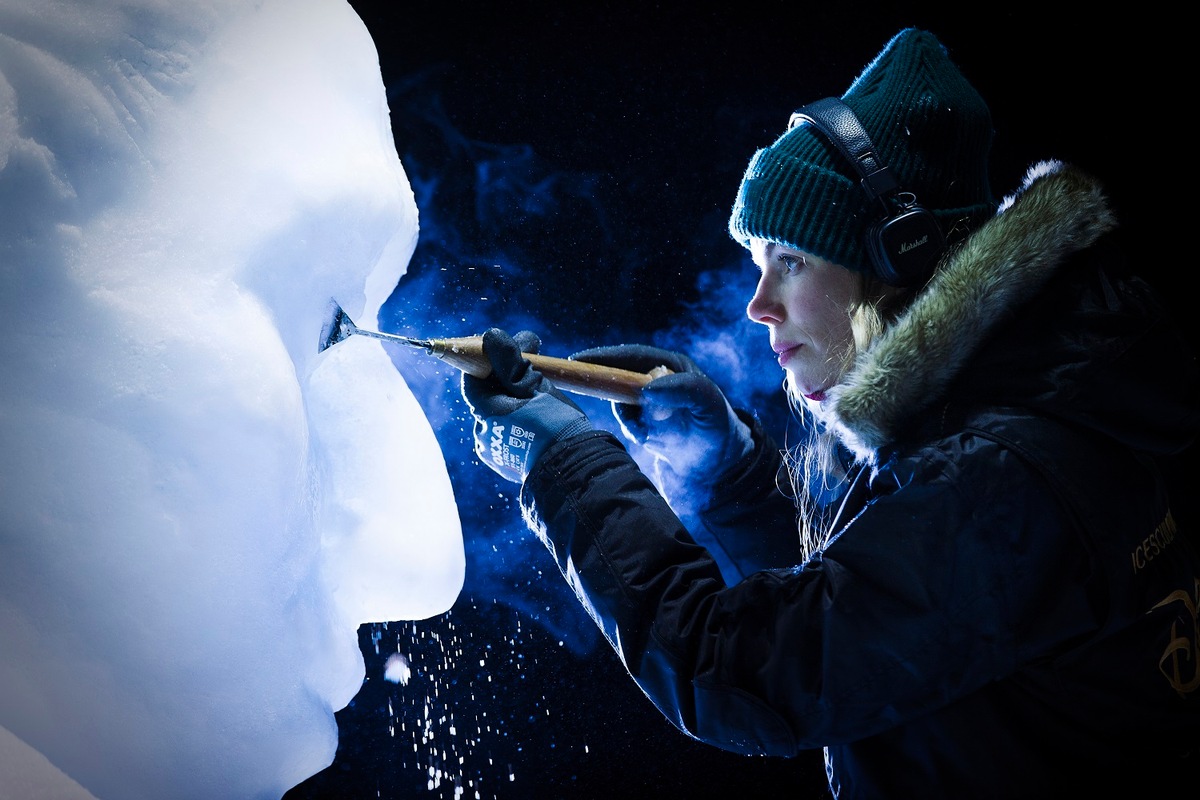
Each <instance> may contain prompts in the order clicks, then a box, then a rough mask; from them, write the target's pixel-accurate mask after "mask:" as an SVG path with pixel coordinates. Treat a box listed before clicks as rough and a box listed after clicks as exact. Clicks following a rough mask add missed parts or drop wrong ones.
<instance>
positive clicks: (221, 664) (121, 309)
mask: <svg viewBox="0 0 1200 800" xmlns="http://www.w3.org/2000/svg"><path fill="white" fill-rule="evenodd" d="M417 228H418V225H417V209H416V205H415V203H414V199H413V195H412V191H411V189H410V186H409V183H408V179H407V177H406V176H405V173H404V170H403V168H402V166H401V164H400V162H399V159H398V158H397V156H396V151H395V147H394V143H393V141H392V135H391V128H390V125H389V117H388V110H387V104H386V99H385V96H384V89H383V85H382V80H381V77H380V73H379V66H378V60H377V54H376V50H375V47H374V44H373V43H372V41H371V39H370V37H369V35H368V33H367V31H366V28H365V27H364V26H363V24H362V22H361V20H359V19H358V17H357V16H356V15H355V13H354V11H353V10H352V9H351V8H350V6H349V5H348V4H347V3H345V2H343V0H261V1H260V0H189V2H187V3H179V2H176V0H69V1H68V0H37V2H29V0H0V314H2V316H0V319H2V320H3V341H2V346H0V375H2V380H0V800H10V799H12V800H26V798H34V797H42V796H55V797H76V796H78V797H84V798H86V797H88V796H95V797H97V798H100V799H101V800H110V798H120V799H121V800H127V799H128V800H136V799H137V798H155V800H171V799H172V798H191V797H195V798H204V799H205V800H211V798H216V797H228V798H271V797H279V796H281V795H282V794H283V793H284V792H286V790H287V789H288V788H290V787H291V786H294V785H295V784H297V783H299V782H301V781H302V780H304V779H305V778H307V777H308V776H310V775H312V774H314V773H315V772H317V771H319V770H320V769H322V768H324V767H325V766H326V765H328V764H329V763H331V761H332V759H333V755H334V750H335V747H336V740H337V729H336V724H335V721H334V717H333V713H334V711H335V710H337V709H340V708H342V707H344V706H345V704H346V703H347V702H348V701H349V700H350V698H351V697H353V695H354V694H355V693H356V692H357V691H358V688H359V687H360V685H361V682H362V679H363V662H362V657H361V653H360V652H359V649H358V643H357V636H356V629H357V626H358V625H359V624H360V623H362V622H367V621H388V620H408V619H412V620H415V619H424V618H427V617H429V616H433V615H435V614H440V613H442V612H444V611H446V610H447V609H449V608H450V607H451V606H452V605H453V603H454V601H455V600H456V599H457V597H458V594H459V591H460V590H461V588H462V581H463V569H464V556H463V544H462V532H461V528H460V524H459V519H458V513H457V508H456V506H455V503H454V497H453V494H452V491H451V486H450V482H449V477H448V475H447V473H446V469H445V464H444V461H443V459H442V454H441V452H440V450H439V448H438V445H437V441H436V439H435V438H434V435H433V432H432V430H431V428H430V427H429V423H428V422H427V420H426V419H425V417H424V416H423V415H422V413H421V411H420V407H419V406H418V405H417V403H416V401H415V400H414V399H413V396H412V394H411V392H410V391H409V389H408V387H407V386H406V384H405V383H404V381H403V378H402V377H401V376H400V375H399V374H398V373H397V371H396V370H395V369H394V368H393V367H392V364H391V362H390V360H389V359H388V357H387V354H386V353H385V351H384V349H383V347H384V345H382V343H380V342H378V341H377V340H373V339H369V338H367V337H352V338H351V339H349V340H346V341H345V342H342V343H341V344H339V345H337V346H336V347H334V348H331V349H330V350H327V351H325V353H323V354H318V353H317V344H318V338H319V334H320V329H321V324H322V322H323V320H324V317H325V314H326V307H327V303H328V301H329V299H330V298H331V297H334V298H337V300H338V301H340V302H341V304H342V305H343V307H344V308H345V309H346V311H347V312H348V313H349V314H350V315H351V316H352V317H353V318H354V319H355V321H356V322H358V323H359V324H360V325H363V326H364V327H375V326H376V325H377V315H378V312H379V309H380V307H381V305H382V304H383V302H384V301H385V300H386V299H387V297H388V294H389V293H390V292H391V290H392V288H393V287H394V286H395V285H396V282H397V281H398V280H400V279H401V276H402V275H403V273H404V271H405V269H406V267H407V265H408V260H409V258H410V256H411V255H412V251H413V248H414V246H415V244H416V237H417Z"/></svg>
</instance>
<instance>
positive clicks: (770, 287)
mask: <svg viewBox="0 0 1200 800" xmlns="http://www.w3.org/2000/svg"><path fill="white" fill-rule="evenodd" d="M746 316H747V317H749V318H750V319H751V320H752V321H754V322H757V323H759V324H760V325H771V324H773V323H777V322H781V321H782V320H783V307H782V306H781V305H780V304H779V301H778V299H777V294H776V292H775V288H774V282H773V281H772V280H771V276H770V274H769V273H768V272H766V271H764V272H763V274H762V275H760V276H759V278H758V286H756V287H755V289H754V296H753V297H751V298H750V302H749V303H747V304H746Z"/></svg>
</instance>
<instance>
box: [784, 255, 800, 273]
mask: <svg viewBox="0 0 1200 800" xmlns="http://www.w3.org/2000/svg"><path fill="white" fill-rule="evenodd" d="M779 263H780V264H782V265H783V270H784V272H788V273H792V272H795V271H796V270H798V269H800V267H802V266H804V259H803V258H801V257H799V256H786V255H784V256H779Z"/></svg>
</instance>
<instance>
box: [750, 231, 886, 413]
mask: <svg viewBox="0 0 1200 800" xmlns="http://www.w3.org/2000/svg"><path fill="white" fill-rule="evenodd" d="M750 253H751V255H752V256H753V258H754V263H755V264H757V265H758V269H759V273H760V275H759V279H758V287H757V288H756V289H755V292H754V297H752V298H750V303H749V304H748V305H747V306H746V314H747V316H749V317H750V319H752V320H754V321H755V322H757V323H760V324H762V325H766V326H767V328H768V329H769V330H770V332H771V349H772V350H774V351H775V353H776V354H777V355H778V358H779V365H780V366H782V367H783V368H784V370H785V371H786V372H787V374H788V379H789V384H790V386H791V390H792V392H793V393H795V394H796V395H798V396H799V395H802V396H803V397H804V398H806V399H807V400H808V401H810V402H820V401H822V400H824V399H825V392H826V391H827V390H828V389H829V388H830V387H831V386H833V385H834V384H835V383H837V382H838V380H839V379H840V378H841V377H842V375H843V374H844V373H845V371H846V369H847V366H848V363H849V356H850V354H851V352H852V348H853V346H854V333H853V330H852V328H851V325H850V319H851V313H852V312H853V310H854V308H855V307H856V306H857V305H858V303H859V302H860V301H861V300H862V291H863V289H862V278H861V276H860V275H858V274H857V273H854V272H851V271H850V270H848V269H846V268H845V267H841V266H838V265H837V264H834V263H832V262H830V261H826V260H824V259H822V258H819V257H817V256H814V255H813V254H811V253H806V252H804V251H803V250H794V249H792V248H790V247H785V246H784V245H781V244H777V243H775V242H770V241H767V240H765V239H751V240H750Z"/></svg>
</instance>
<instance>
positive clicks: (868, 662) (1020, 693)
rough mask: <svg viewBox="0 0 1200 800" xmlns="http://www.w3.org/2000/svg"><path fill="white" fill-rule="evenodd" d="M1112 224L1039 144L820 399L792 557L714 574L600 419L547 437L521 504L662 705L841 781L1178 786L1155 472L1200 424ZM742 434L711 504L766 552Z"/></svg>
mask: <svg viewBox="0 0 1200 800" xmlns="http://www.w3.org/2000/svg"><path fill="white" fill-rule="evenodd" d="M1114 225H1115V222H1114V220H1113V218H1112V216H1111V214H1110V210H1109V207H1108V204H1107V201H1106V199H1105V198H1104V196H1103V193H1102V191H1101V189H1100V187H1099V186H1098V185H1097V184H1096V183H1095V182H1094V181H1093V180H1092V179H1091V178H1089V177H1088V176H1086V175H1084V174H1081V173H1080V172H1078V171H1076V170H1075V169H1073V168H1071V167H1067V166H1064V165H1061V164H1058V163H1045V164H1040V165H1038V166H1036V167H1035V168H1034V169H1032V170H1031V171H1030V173H1029V175H1028V176H1027V180H1026V181H1025V184H1024V185H1023V186H1022V187H1021V190H1020V191H1019V192H1017V193H1016V194H1014V195H1013V196H1012V197H1010V198H1007V199H1006V201H1005V203H1004V204H1003V205H1002V207H1001V211H1000V213H999V214H997V215H996V217H995V218H993V219H992V220H990V221H989V222H987V223H986V224H984V225H983V226H981V227H980V228H979V229H978V230H977V231H976V232H974V233H973V234H972V235H971V236H970V237H969V238H968V240H967V241H966V242H965V244H964V245H963V246H962V247H961V248H960V249H958V250H956V251H955V252H954V253H953V254H951V255H950V256H949V257H948V258H947V259H946V261H945V262H944V263H943V264H942V265H941V267H940V268H939V271H938V273H937V274H936V275H935V277H934V278H933V280H932V281H931V282H930V284H929V286H928V287H926V288H925V289H923V290H922V292H921V294H920V296H919V297H918V298H917V299H916V301H915V302H914V303H913V305H912V306H910V308H909V309H908V310H907V311H906V312H905V314H904V315H903V316H902V317H901V318H900V319H899V320H898V321H897V322H896V323H895V324H894V325H893V326H891V327H890V328H889V330H888V331H887V332H886V333H885V334H884V336H883V337H882V338H881V339H879V340H878V341H877V342H876V343H874V344H873V345H872V346H871V348H870V349H869V350H868V351H866V352H865V353H863V354H861V355H860V357H859V359H858V362H857V363H856V366H855V368H854V369H853V370H852V372H851V373H850V374H849V375H848V376H847V377H846V378H845V379H844V381H843V382H842V383H840V384H839V385H838V386H837V387H835V389H834V390H833V391H832V392H830V400H829V401H828V403H829V404H830V405H831V406H832V411H833V414H832V422H831V423H830V424H831V425H832V426H833V428H834V429H835V430H836V432H837V434H838V436H839V437H840V440H841V441H842V443H844V445H845V446H846V448H848V450H849V451H851V452H853V453H854V454H855V456H856V457H857V459H858V464H859V465H860V466H859V468H858V470H857V471H856V473H855V475H854V477H853V481H852V484H851V485H850V487H849V489H848V491H847V493H846V495H845V498H844V501H843V505H842V507H841V509H840V511H839V512H838V515H837V518H836V520H835V522H834V531H833V537H832V539H831V541H830V542H829V544H828V545H827V546H826V547H825V548H824V550H823V552H822V553H821V555H819V556H818V557H815V558H812V559H810V560H809V561H807V562H804V563H778V564H775V565H773V568H770V569H763V570H761V571H758V572H754V573H753V574H750V575H748V576H747V577H746V578H744V579H743V580H740V581H738V582H736V583H733V584H732V585H729V584H727V583H726V581H725V580H723V579H722V576H721V573H720V571H719V570H718V568H717V565H716V563H715V562H714V561H713V559H712V557H711V556H710V555H709V553H708V552H707V551H706V550H705V549H703V548H701V547H700V546H699V545H697V544H696V543H695V541H694V539H693V538H692V536H691V535H690V534H689V533H688V531H687V530H686V529H685V528H684V526H683V524H682V523H681V522H680V521H679V519H678V517H677V516H676V515H675V514H674V513H673V512H672V511H671V509H670V508H669V506H668V505H667V503H666V502H665V501H664V500H663V499H662V497H661V496H660V495H659V494H658V492H657V491H656V490H655V488H654V487H653V485H652V484H651V482H650V481H649V480H648V479H647V478H646V476H644V475H643V474H642V473H641V472H640V471H639V470H638V469H637V467H636V465H635V463H634V462H633V460H632V459H631V458H630V456H629V455H628V454H627V453H626V451H625V450H624V448H623V447H622V445H621V444H620V442H618V441H617V440H616V439H615V438H614V437H612V436H611V435H609V434H608V433H606V432H602V431H594V432H590V433H587V434H584V435H582V436H577V437H574V438H572V439H570V440H568V441H566V442H561V443H559V444H557V445H555V446H554V447H552V448H551V449H550V450H548V451H547V452H546V453H545V454H544V456H543V457H542V458H541V460H540V461H539V463H538V464H537V465H536V466H535V468H534V470H533V472H532V473H531V474H530V476H529V478H528V479H527V480H526V482H525V484H524V486H523V488H522V495H521V499H522V505H523V509H524V512H525V514H526V518H527V520H528V521H529V523H530V525H531V527H532V528H533V529H534V530H535V531H536V532H537V533H538V535H539V536H540V537H541V538H542V539H543V541H544V542H545V543H546V545H547V546H548V548H549V549H550V551H551V553H552V554H553V555H554V557H555V559H556V561H557V563H558V566H559V567H560V569H561V570H562V572H563V574H564V575H565V576H566V578H567V580H568V581H569V582H570V583H571V584H572V586H573V587H574V588H575V590H576V592H577V594H578V595H579V596H580V598H581V600H582V601H583V604H584V606H585V608H586V609H587V610H588V612H589V613H590V614H591V615H592V617H593V618H594V619H595V621H596V622H597V624H598V625H599V626H600V628H601V629H602V630H603V632H604V634H605V635H606V637H607V638H608V640H609V641H610V643H611V644H612V645H613V647H614V648H616V650H617V652H618V653H619V655H620V657H621V658H622V660H623V662H624V663H625V665H626V667H627V668H628V670H629V672H630V674H631V675H632V677H633V678H634V680H636V681H637V683H638V685H639V686H640V687H641V688H642V690H643V691H644V692H645V693H646V694H647V696H648V697H649V698H650V699H651V700H652V701H653V702H654V704H655V705H656V706H657V707H658V708H659V709H660V710H661V711H662V713H663V714H664V715H666V716H667V717H668V718H669V719H670V720H671V721H672V722H673V723H675V724H676V725H677V726H678V727H679V728H680V729H681V730H683V731H685V732H686V733H687V734H689V735H690V736H693V737H695V738H697V739H700V740H702V741H705V742H709V743H711V744H713V745H716V746H718V747H721V748H725V749H728V750H732V751H735V752H742V753H748V754H765V755H776V756H789V755H794V754H796V753H797V752H798V751H800V750H803V749H810V748H825V753H826V763H827V769H828V773H829V778H830V785H831V788H832V789H833V791H834V792H835V794H837V796H838V797H854V798H860V797H866V798H881V797H895V798H909V797H911V798H988V797H996V798H1007V799H1009V800H1011V799H1012V798H1035V797H1058V796H1063V794H1062V793H1063V792H1064V791H1065V790H1068V789H1069V790H1070V794H1069V796H1086V792H1087V791H1088V790H1089V787H1097V788H1104V789H1105V791H1106V793H1107V792H1108V791H1111V790H1113V788H1114V787H1115V786H1121V785H1124V782H1128V781H1131V780H1132V781H1135V782H1136V784H1135V785H1138V786H1140V787H1141V788H1142V789H1144V790H1146V791H1148V792H1151V793H1150V794H1146V795H1144V796H1156V795H1154V794H1152V792H1153V791H1154V790H1155V789H1157V788H1158V787H1168V786H1175V785H1178V784H1175V783H1174V782H1175V781H1177V780H1184V781H1185V782H1186V783H1185V784H1183V785H1190V786H1192V787H1193V788H1194V787H1195V785H1196V784H1195V780H1196V776H1197V775H1200V752H1198V751H1197V746H1198V744H1200V614H1198V610H1200V557H1198V556H1197V549H1196V547H1195V542H1194V539H1192V538H1191V537H1194V536H1195V533H1194V532H1193V531H1185V530H1182V529H1181V528H1180V526H1179V521H1178V519H1179V518H1180V515H1179V514H1178V512H1175V511H1173V507H1172V498H1169V497H1168V495H1167V492H1166V488H1165V486H1166V484H1165V482H1164V475H1163V472H1162V468H1161V465H1162V463H1163V460H1164V459H1165V458H1166V457H1167V456H1171V455H1173V454H1178V453H1179V452H1181V451H1183V450H1184V449H1185V448H1186V447H1187V446H1189V445H1190V443H1191V442H1192V441H1193V439H1194V437H1195V435H1196V432H1197V427H1198V426H1200V421H1198V420H1200V418H1198V412H1197V398H1196V395H1195V386H1196V381H1195V371H1196V370H1195V360H1194V356H1193V354H1192V353H1191V352H1190V350H1189V349H1188V347H1187V346H1186V343H1185V342H1184V340H1183V339H1182V338H1181V337H1180V335H1179V334H1178V333H1177V332H1176V331H1175V330H1174V329H1173V328H1172V327H1171V325H1170V322H1169V320H1168V319H1167V317H1166V314H1165V312H1164V311H1163V309H1162V307H1161V306H1160V305H1159V303H1158V302H1157V301H1156V300H1155V299H1154V297H1153V296H1152V294H1151V293H1150V291H1149V290H1148V289H1147V288H1146V287H1145V286H1144V284H1142V283H1141V282H1140V281H1139V280H1137V279H1136V278H1133V277H1130V276H1128V275H1126V274H1124V272H1123V268H1122V265H1121V264H1120V263H1119V262H1118V261H1117V260H1116V258H1115V256H1114V255H1113V254H1112V253H1111V252H1110V249H1109V247H1108V239H1109V238H1111V236H1112V234H1111V233H1110V231H1111V229H1112V228H1113V227H1114ZM757 434H758V443H757V448H756V451H755V452H754V453H753V454H752V455H751V457H750V458H749V459H747V460H745V461H744V463H741V464H738V465H735V466H734V467H733V468H732V469H731V470H730V471H729V472H727V474H726V475H725V476H724V477H723V478H722V480H721V481H720V483H719V487H718V489H717V493H716V496H715V497H714V498H713V501H712V504H711V505H710V507H709V508H708V510H707V512H706V520H707V522H708V523H709V525H710V526H711V527H713V528H715V529H718V530H719V531H724V532H725V533H727V534H729V535H731V536H732V535H738V534H740V535H741V536H743V537H757V538H758V539H760V540H761V541H763V542H764V547H765V549H766V550H768V551H769V550H770V549H772V548H773V547H776V545H778V549H780V550H783V549H786V548H785V545H783V544H780V542H782V541H783V540H784V539H785V538H787V537H795V535H796V528H795V525H794V524H793V523H791V522H789V523H788V524H781V523H780V521H779V518H778V509H779V505H778V503H777V502H775V501H773V500H771V499H769V497H768V495H769V494H770V493H771V492H772V487H773V486H774V485H775V478H776V475H775V471H776V470H777V468H778V464H779V460H778V459H779V453H778V451H777V450H776V449H775V445H774V444H773V443H771V442H769V441H768V440H766V439H765V438H764V437H762V436H761V431H757ZM767 522H770V525H767V524H766V523H767ZM1080 792H1084V794H1080Z"/></svg>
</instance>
